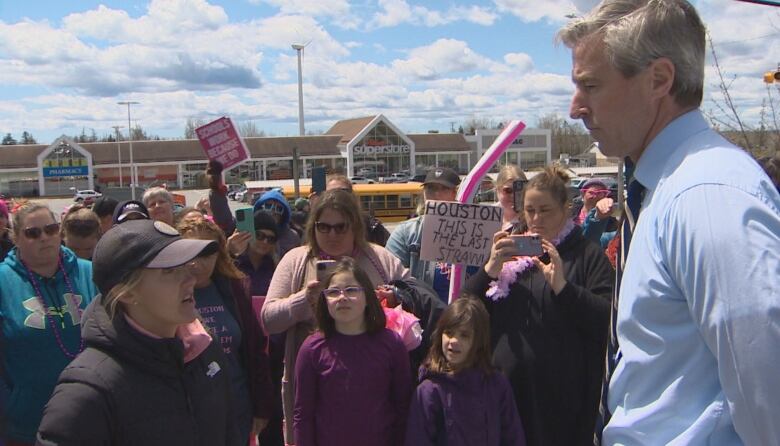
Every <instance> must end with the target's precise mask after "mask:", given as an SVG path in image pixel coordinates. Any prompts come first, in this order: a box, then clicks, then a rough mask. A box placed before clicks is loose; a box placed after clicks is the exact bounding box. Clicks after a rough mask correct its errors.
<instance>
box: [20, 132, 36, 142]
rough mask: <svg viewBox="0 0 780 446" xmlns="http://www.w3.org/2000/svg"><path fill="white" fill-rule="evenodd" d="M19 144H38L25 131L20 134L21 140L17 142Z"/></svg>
mask: <svg viewBox="0 0 780 446" xmlns="http://www.w3.org/2000/svg"><path fill="white" fill-rule="evenodd" d="M19 144H38V141H36V140H35V138H33V136H32V135H31V134H30V133H29V132H28V131H27V130H25V131H23V132H22V140H21V141H20V142H19Z"/></svg>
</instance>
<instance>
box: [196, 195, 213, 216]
mask: <svg viewBox="0 0 780 446" xmlns="http://www.w3.org/2000/svg"><path fill="white" fill-rule="evenodd" d="M195 209H198V210H200V211H206V214H207V215H211V202H210V201H209V197H208V195H204V196H202V197H200V200H198V202H197V203H196V204H195Z"/></svg>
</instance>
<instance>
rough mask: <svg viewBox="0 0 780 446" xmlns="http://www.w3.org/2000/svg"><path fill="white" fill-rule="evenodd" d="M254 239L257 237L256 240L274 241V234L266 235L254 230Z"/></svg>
mask: <svg viewBox="0 0 780 446" xmlns="http://www.w3.org/2000/svg"><path fill="white" fill-rule="evenodd" d="M255 239H257V241H258V242H268V243H276V236H275V235H268V234H265V233H262V232H260V231H258V232H255Z"/></svg>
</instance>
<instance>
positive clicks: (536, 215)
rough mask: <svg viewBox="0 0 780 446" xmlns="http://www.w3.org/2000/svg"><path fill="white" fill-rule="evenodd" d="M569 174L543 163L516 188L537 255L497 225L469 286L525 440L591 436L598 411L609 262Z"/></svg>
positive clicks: (554, 441) (566, 441) (573, 440)
mask: <svg viewBox="0 0 780 446" xmlns="http://www.w3.org/2000/svg"><path fill="white" fill-rule="evenodd" d="M567 182H568V176H567V175H566V173H565V172H564V171H563V170H562V169H561V168H559V167H548V168H546V169H545V170H544V171H543V172H540V173H538V174H537V175H536V176H534V177H533V178H532V179H531V180H530V181H529V182H528V183H527V184H526V185H525V187H524V189H523V192H522V194H523V195H522V198H523V213H524V218H525V222H526V224H527V226H528V232H527V233H526V234H522V235H525V236H529V238H527V239H522V241H523V242H524V243H525V245H526V246H531V247H532V245H533V243H532V239H531V238H530V236H531V235H537V236H539V237H540V238H541V248H542V250H543V251H544V252H543V254H542V255H540V256H534V257H525V256H518V254H519V253H520V251H519V250H518V245H517V244H516V240H514V239H513V237H510V236H509V235H510V234H509V233H507V232H503V231H502V232H498V233H496V234H495V236H494V238H493V247H492V249H491V253H490V259H489V260H488V262H487V264H486V265H485V266H484V267H483V268H482V269H480V271H479V272H478V273H477V274H475V275H474V276H472V277H471V279H470V280H469V281H468V283H467V286H466V289H467V291H469V292H471V293H472V294H474V295H476V296H481V297H480V298H481V299H483V302H484V303H485V306H486V307H487V309H488V312H489V313H490V325H491V338H492V344H493V364H494V365H495V366H496V367H498V368H499V369H500V370H501V371H502V372H504V374H505V375H506V376H507V377H508V378H509V382H510V384H511V385H512V389H513V391H514V395H515V400H516V401H517V404H518V410H519V412H520V418H521V419H522V420H523V427H524V429H525V434H526V441H527V444H528V445H532V446H533V445H545V446H550V445H551V446H555V445H573V444H586V443H587V444H590V442H591V441H592V435H593V426H594V423H595V419H596V414H597V413H598V403H599V396H600V389H601V379H602V374H603V366H604V354H605V349H606V343H607V332H608V326H609V309H610V298H611V296H612V286H613V283H614V271H613V269H612V267H611V266H610V264H609V262H608V260H607V258H606V256H605V255H604V252H603V251H602V250H601V249H600V248H599V246H598V245H596V244H595V243H592V242H590V241H588V240H586V239H585V238H584V237H583V236H582V230H581V229H580V228H579V227H578V226H576V225H575V224H574V222H573V221H572V218H571V216H570V213H569V195H568V192H567V188H566V183H567Z"/></svg>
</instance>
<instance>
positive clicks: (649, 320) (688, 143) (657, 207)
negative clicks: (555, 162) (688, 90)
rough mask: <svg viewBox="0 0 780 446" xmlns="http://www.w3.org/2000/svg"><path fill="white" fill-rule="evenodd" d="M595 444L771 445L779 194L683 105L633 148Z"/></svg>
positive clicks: (778, 410)
mask: <svg viewBox="0 0 780 446" xmlns="http://www.w3.org/2000/svg"><path fill="white" fill-rule="evenodd" d="M635 176H636V178H637V179H638V180H639V181H640V182H641V183H642V184H643V185H644V186H645V187H646V188H647V192H646V194H645V198H644V200H643V202H642V213H641V215H640V217H639V221H638V223H637V225H636V227H635V230H634V235H633V238H632V241H631V250H630V251H629V256H628V259H627V262H626V268H625V271H624V274H623V280H622V283H621V286H620V305H619V308H618V318H617V333H618V341H619V343H620V349H621V352H622V355H623V357H622V359H621V360H620V362H619V363H618V366H617V369H616V370H615V374H614V375H613V376H612V380H611V382H610V386H609V398H608V404H609V409H610V410H611V412H612V414H613V416H612V419H611V420H610V422H609V424H608V425H607V427H606V428H605V430H604V443H605V444H608V445H613V444H625V445H666V444H685V445H698V444H707V445H734V444H743V443H744V444H752V445H780V422H778V420H780V195H778V192H777V190H776V189H775V187H774V185H772V183H771V181H770V180H769V178H768V177H767V176H766V174H765V173H764V172H763V171H762V170H761V168H760V167H759V166H758V164H757V163H756V162H755V161H754V160H753V159H752V158H750V156H748V155H747V154H746V153H745V152H743V151H742V150H741V149H739V148H737V147H734V146H733V145H731V144H730V143H728V142H727V141H725V140H724V139H723V138H721V137H720V136H719V135H718V134H717V133H716V132H714V131H712V130H711V129H710V128H709V126H708V124H707V122H706V121H705V120H704V117H703V116H702V115H701V113H700V112H699V111H698V110H697V111H692V112H689V113H686V114H684V115H682V116H680V117H678V118H677V119H675V120H674V121H673V122H671V123H670V124H669V125H668V126H667V127H666V128H665V129H664V130H663V131H661V133H659V134H658V135H657V136H656V137H655V138H654V139H653V141H652V143H651V144H650V145H649V146H648V147H647V149H646V150H645V151H644V153H643V154H642V156H641V157H640V159H639V161H638V163H637V165H636V171H635Z"/></svg>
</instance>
